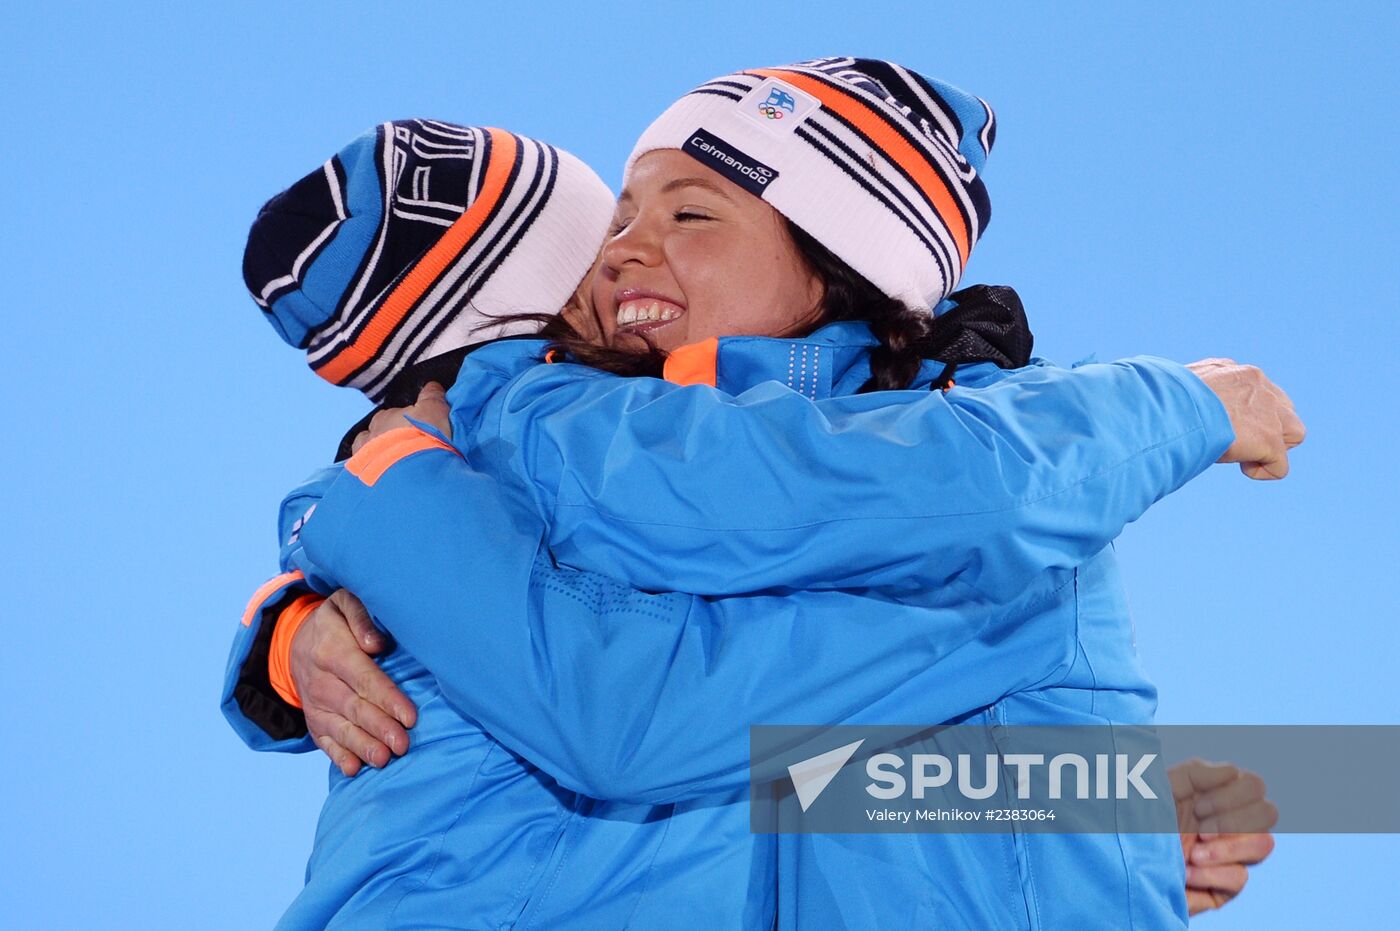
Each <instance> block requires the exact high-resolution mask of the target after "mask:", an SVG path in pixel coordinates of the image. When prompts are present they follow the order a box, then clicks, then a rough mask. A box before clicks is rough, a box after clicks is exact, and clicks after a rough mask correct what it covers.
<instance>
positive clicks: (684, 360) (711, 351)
mask: <svg viewBox="0 0 1400 931" xmlns="http://www.w3.org/2000/svg"><path fill="white" fill-rule="evenodd" d="M718 364H719V339H718V338H716V337H714V336H711V337H710V338H709V339H706V340H701V341H700V342H698V343H690V344H689V345H687V346H677V347H676V348H675V349H672V350H671V353H670V355H668V356H667V357H666V365H665V367H664V368H663V369H662V370H661V374H662V376H663V377H664V378H665V379H666V380H667V381H670V382H675V383H676V384H678V385H709V386H710V387H714V384H715V376H716V372H717V369H718Z"/></svg>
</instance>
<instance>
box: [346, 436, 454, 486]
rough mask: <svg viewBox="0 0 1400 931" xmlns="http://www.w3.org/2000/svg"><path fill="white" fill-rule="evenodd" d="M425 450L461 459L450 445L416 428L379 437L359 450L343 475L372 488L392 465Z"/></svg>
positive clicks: (350, 460) (351, 458) (347, 464)
mask: <svg viewBox="0 0 1400 931" xmlns="http://www.w3.org/2000/svg"><path fill="white" fill-rule="evenodd" d="M427 449H445V450H447V451H448V452H450V453H452V454H453V455H454V456H460V455H461V453H459V452H457V450H456V448H455V447H453V445H452V444H451V443H444V442H443V441H442V440H440V439H438V438H437V437H435V436H433V435H432V434H430V433H424V432H423V431H422V430H419V429H418V428H417V427H399V428H397V429H394V430H390V431H389V432H388V433H381V434H380V435H379V436H376V437H375V438H374V439H372V440H370V441H369V442H368V443H366V444H365V445H364V446H362V447H360V451H359V452H357V453H355V455H353V456H351V457H350V459H349V460H348V461H347V462H346V463H345V471H347V472H349V473H350V474H351V475H353V476H355V477H356V478H358V479H359V480H360V481H362V482H364V483H365V484H366V485H368V486H370V487H371V488H372V487H374V483H375V482H377V481H379V480H380V479H381V478H383V477H384V473H385V472H388V471H389V469H390V468H392V467H393V466H394V464H395V463H397V462H399V461H400V460H402V459H406V458H407V457H409V456H412V455H413V454H414V453H421V452H423V451H424V450H427Z"/></svg>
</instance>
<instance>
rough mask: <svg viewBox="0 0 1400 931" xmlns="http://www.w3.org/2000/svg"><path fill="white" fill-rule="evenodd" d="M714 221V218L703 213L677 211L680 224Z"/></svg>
mask: <svg viewBox="0 0 1400 931" xmlns="http://www.w3.org/2000/svg"><path fill="white" fill-rule="evenodd" d="M713 219H714V217H712V216H708V215H706V214H703V213H695V212H693V211H690V210H678V211H676V220H677V221H679V222H681V223H690V222H692V221H695V220H713Z"/></svg>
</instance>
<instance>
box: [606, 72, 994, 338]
mask: <svg viewBox="0 0 1400 931" xmlns="http://www.w3.org/2000/svg"><path fill="white" fill-rule="evenodd" d="M995 138H996V123H995V119H994V117H993V114H992V109H991V107H989V106H988V105H987V103H986V101H984V100H982V99H981V98H978V97H974V96H972V95H970V94H967V93H964V92H963V91H960V90H958V89H957V88H955V87H951V86H949V85H947V84H943V83H941V82H938V81H933V80H930V79H928V78H925V77H922V76H921V75H918V74H915V73H914V72H912V71H909V70H907V69H905V68H902V67H900V66H899V65H896V64H893V63H891V62H885V61H876V60H872V59H857V58H823V59H817V60H814V61H806V62H800V63H798V64H794V65H783V66H781V67H777V68H755V69H751V70H747V71H739V72H736V73H734V74H728V75H724V76H723V77H719V78H715V79H714V80H712V81H708V82H706V83H705V84H702V85H700V86H699V87H697V88H695V89H694V90H692V91H691V92H689V93H688V94H686V95H685V96H683V97H681V98H680V99H679V100H677V101H676V102H675V103H674V104H672V105H671V106H670V108H668V109H667V110H666V112H664V113H662V114H661V116H660V117H659V118H658V119H657V120H656V121H655V122H654V123H652V124H651V126H650V127H648V128H647V130H646V132H644V133H643V134H642V137H641V139H639V140H638V141H637V145H636V147H635V148H634V149H633V150H632V155H631V156H630V157H629V158H628V160H627V175H629V176H630V174H631V170H632V166H633V165H635V164H636V161H637V159H638V158H640V157H641V156H643V155H645V154H646V153H648V152H651V151H654V150H656V149H679V150H681V151H682V152H685V153H687V154H688V155H691V156H693V157H694V158H696V159H697V160H699V161H700V162H701V163H702V164H705V165H707V166H709V167H710V168H712V169H714V170H715V171H717V172H719V173H720V174H721V175H724V176H725V177H727V178H728V179H729V180H731V181H733V182H734V183H736V184H738V185H739V186H740V187H743V188H744V189H746V190H748V191H749V192H751V193H753V194H755V195H757V196H759V197H761V198H763V199H764V200H765V201H766V202H767V203H768V204H770V205H771V206H772V207H773V208H774V209H775V210H777V211H778V212H779V213H781V214H783V216H785V217H787V218H788V219H789V220H791V221H792V222H793V223H795V224H796V225H797V226H799V227H800V228H802V229H803V230H804V231H805V232H807V233H808V234H810V235H811V236H812V237H813V238H815V239H816V240H817V241H819V242H820V243H822V245H824V246H825V247H826V248H828V249H830V250H831V251H832V252H833V253H834V254H835V255H836V256H837V257H838V258H840V259H841V260H843V261H844V262H845V263H846V264H847V265H849V266H851V268H853V269H854V270H855V271H857V272H859V273H860V274H861V275H863V276H865V277H866V278H867V279H869V280H870V282H871V283H872V284H874V285H875V286H876V287H878V288H879V289H880V290H881V291H883V292H884V293H885V294H887V295H889V296H890V297H894V298H898V299H899V300H902V301H903V302H904V303H906V304H908V305H909V306H910V307H912V308H914V309H916V310H925V311H929V312H932V310H933V308H934V307H936V306H937V305H938V302H939V301H941V300H942V299H943V298H945V297H947V296H948V294H949V293H950V292H952V291H953V290H954V289H955V288H956V287H957V283H958V279H959V278H960V277H961V275H962V272H963V269H964V268H965V267H966V265H967V260H968V256H969V255H970V253H971V251H972V247H973V245H974V244H975V243H976V242H977V239H978V237H979V236H981V234H982V230H983V229H985V228H986V225H987V221H988V219H989V218H990V216H991V203H990V201H989V200H988V199H987V191H986V188H985V186H984V185H983V183H982V179H981V177H980V174H981V171H982V166H983V165H984V163H985V161H986V157H987V154H988V153H989V152H990V151H991V148H992V143H993V141H994V140H995ZM624 183H625V182H624Z"/></svg>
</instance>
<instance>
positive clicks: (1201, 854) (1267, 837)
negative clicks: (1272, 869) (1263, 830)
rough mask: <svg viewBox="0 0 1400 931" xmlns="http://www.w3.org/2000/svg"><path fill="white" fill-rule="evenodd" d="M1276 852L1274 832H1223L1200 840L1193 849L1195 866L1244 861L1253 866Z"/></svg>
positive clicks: (1192, 862)
mask: <svg viewBox="0 0 1400 931" xmlns="http://www.w3.org/2000/svg"><path fill="white" fill-rule="evenodd" d="M1273 852H1274V836H1273V835H1272V834H1222V835H1220V836H1219V837H1216V838H1215V839H1213V840H1202V841H1198V842H1197V844H1196V846H1195V848H1194V849H1193V850H1192V851H1191V864H1190V865H1193V866H1211V865H1226V864H1230V863H1243V864H1244V865H1246V866H1253V865H1255V864H1256V863H1260V862H1262V861H1263V860H1264V859H1265V858H1267V857H1268V856H1269V854H1271V853H1273Z"/></svg>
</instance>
